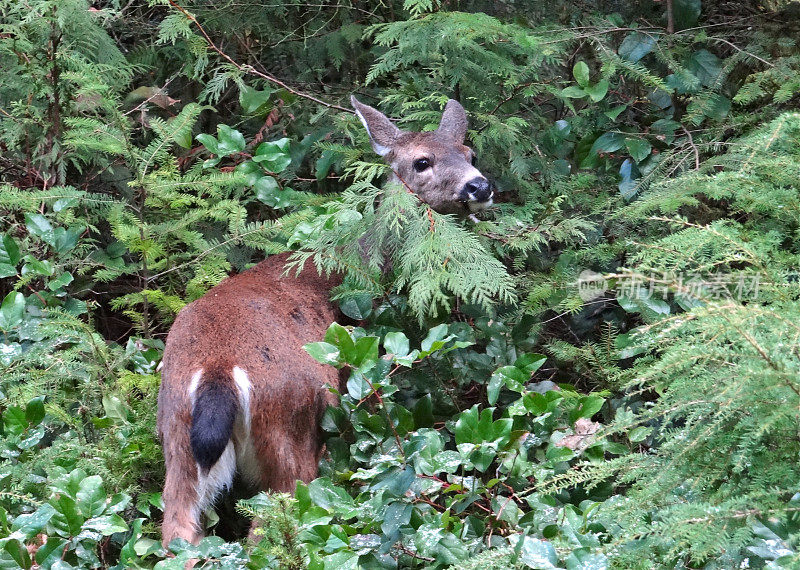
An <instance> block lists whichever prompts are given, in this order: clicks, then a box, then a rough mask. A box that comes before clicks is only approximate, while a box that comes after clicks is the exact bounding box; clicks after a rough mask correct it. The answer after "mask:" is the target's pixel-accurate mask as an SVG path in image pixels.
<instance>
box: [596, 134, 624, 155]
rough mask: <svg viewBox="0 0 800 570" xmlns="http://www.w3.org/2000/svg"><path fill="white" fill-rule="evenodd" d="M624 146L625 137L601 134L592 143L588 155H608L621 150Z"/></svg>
mask: <svg viewBox="0 0 800 570" xmlns="http://www.w3.org/2000/svg"><path fill="white" fill-rule="evenodd" d="M624 145H625V137H624V136H623V135H622V134H621V133H617V132H611V131H609V132H607V133H603V134H602V135H600V136H599V137H597V139H596V140H595V141H594V144H592V148H591V150H590V151H589V154H599V153H601V152H602V153H609V152H614V151H617V150H619V149H621V148H622V147H623V146H624Z"/></svg>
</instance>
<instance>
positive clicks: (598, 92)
mask: <svg viewBox="0 0 800 570" xmlns="http://www.w3.org/2000/svg"><path fill="white" fill-rule="evenodd" d="M583 89H584V91H586V93H587V95H589V97H590V98H591V100H592V101H594V102H595V103H597V102H598V101H602V100H603V98H604V97H605V96H606V93H608V81H607V80H606V79H601V80H600V81H598V82H597V83H595V84H594V85H587V86H586V87H584V88H583Z"/></svg>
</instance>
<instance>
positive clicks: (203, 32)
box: [167, 0, 355, 113]
mask: <svg viewBox="0 0 800 570" xmlns="http://www.w3.org/2000/svg"><path fill="white" fill-rule="evenodd" d="M167 1H168V2H169V3H170V4H171V5H172V6H173V7H174V8H175V9H176V10H178V11H179V12H180V13H181V14H183V15H184V16H186V17H187V18H188V19H189V20H190V21H191V22H192V23H193V24H194V25H195V26H197V29H198V30H199V31H200V34H201V35H202V36H203V37H204V38H205V40H206V41H207V42H208V45H209V47H211V49H212V50H214V51H215V52H217V54H219V56H220V57H222V58H223V59H224V60H225V61H227V62H228V63H230V64H231V65H232V66H233V67H235V68H236V69H238V70H239V71H241V72H243V73H249V74H250V75H255V76H256V77H260V78H261V79H266V80H267V81H269V82H270V83H274V84H275V85H278V86H279V87H282V88H283V89H286V90H287V91H288V92H289V93H292V94H294V95H297V96H298V97H302V98H303V99H308V100H309V101H314V102H315V103H319V104H320V105H322V106H324V107H328V108H329V109H336V110H338V111H344V112H345V113H355V111H353V110H352V109H348V108H346V107H342V106H341V105H336V104H335V103H328V102H327V101H323V100H322V99H318V98H317V97H314V96H313V95H309V94H308V93H303V92H302V91H298V90H297V89H293V88H292V87H289V86H288V85H287V84H286V83H284V82H283V81H281V80H280V79H278V78H277V77H275V76H274V75H271V74H269V73H264V72H263V71H259V70H257V69H256V68H254V67H253V66H252V65H242V64H240V63H238V62H236V61H234V60H233V58H231V57H230V56H229V55H228V54H226V53H225V52H224V51H222V50H221V49H220V48H218V47H217V44H215V43H214V41H213V40H212V39H211V36H209V35H208V32H206V30H205V28H203V26H202V25H200V22H198V21H197V18H195V17H194V16H193V15H192V14H190V13H189V12H187V11H186V10H185V9H184V8H183V7H182V6H180V5H179V4H178V3H177V2H175V0H167Z"/></svg>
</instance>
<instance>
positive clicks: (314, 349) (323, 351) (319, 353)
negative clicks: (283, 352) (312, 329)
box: [303, 342, 339, 366]
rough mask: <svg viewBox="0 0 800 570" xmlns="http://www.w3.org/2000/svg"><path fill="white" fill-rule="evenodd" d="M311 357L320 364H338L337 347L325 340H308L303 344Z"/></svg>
mask: <svg viewBox="0 0 800 570" xmlns="http://www.w3.org/2000/svg"><path fill="white" fill-rule="evenodd" d="M303 348H304V349H305V351H306V352H307V353H308V354H310V355H311V358H313V359H314V360H316V361H317V362H320V363H322V364H330V365H333V366H336V365H338V364H339V349H338V348H336V347H335V346H334V345H332V344H330V343H327V342H310V343H308V344H306V345H304V346H303Z"/></svg>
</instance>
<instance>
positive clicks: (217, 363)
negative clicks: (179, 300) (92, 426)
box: [158, 254, 338, 544]
mask: <svg viewBox="0 0 800 570" xmlns="http://www.w3.org/2000/svg"><path fill="white" fill-rule="evenodd" d="M287 256H288V254H281V255H275V256H272V257H270V258H269V259H267V260H266V261H263V262H262V263H260V264H258V265H257V266H255V267H253V268H252V269H250V270H248V271H245V272H244V273H241V274H239V275H236V276H235V277H230V278H228V279H226V280H225V281H223V282H222V283H220V284H219V285H217V286H216V287H214V288H213V289H211V290H210V291H209V292H208V293H206V295H205V296H204V297H202V298H201V299H198V300H197V301H195V302H193V303H190V304H189V305H187V306H186V307H185V308H184V309H183V310H182V311H181V312H180V314H179V315H178V318H177V319H176V320H175V324H173V326H172V329H171V330H170V334H169V336H168V337H167V346H166V349H165V351H164V368H163V371H162V383H161V389H160V390H159V394H158V408H159V410H158V433H159V436H160V438H161V441H162V443H163V446H164V459H165V461H166V465H167V479H166V483H165V486H164V495H163V498H164V505H165V511H164V525H163V530H162V533H163V538H164V543H165V544H168V543H169V541H170V540H172V539H173V538H175V537H176V536H180V537H182V538H185V539H186V540H189V541H190V542H197V541H199V539H200V538H201V537H202V530H201V529H200V527H199V521H198V520H194V519H193V513H192V506H193V505H194V504H195V503H196V502H197V501H198V497H197V493H196V492H195V490H194V486H195V485H196V483H197V476H198V473H197V466H196V464H195V462H194V458H193V457H192V452H191V449H190V446H189V428H190V426H191V403H190V401H189V395H188V389H189V383H190V381H191V377H192V375H193V374H194V372H195V371H197V370H199V369H201V368H202V369H204V370H205V371H209V370H212V369H215V368H216V369H222V370H227V371H229V370H231V369H232V368H233V367H234V366H239V367H240V368H243V369H244V370H245V371H246V372H247V374H248V376H249V379H250V382H251V384H252V396H251V402H250V409H251V413H252V416H251V433H255V434H262V437H260V438H254V439H255V441H254V443H255V445H256V449H255V452H256V456H257V460H258V462H259V464H260V466H261V480H260V481H256V482H253V483H255V484H257V485H258V486H259V487H260V488H263V489H273V490H276V491H284V492H292V491H294V486H295V481H296V480H297V479H300V480H303V481H310V480H311V479H313V478H314V477H315V476H316V473H317V462H318V461H319V455H320V452H321V449H322V446H321V442H320V434H319V428H318V420H319V418H320V416H321V414H322V413H323V411H324V410H325V407H326V406H327V405H328V404H335V403H336V402H335V398H334V397H333V396H332V395H331V394H330V393H329V392H328V390H327V388H326V384H329V385H331V386H335V387H338V372H337V371H336V370H335V369H334V368H332V367H330V366H323V365H321V364H319V363H317V362H316V361H315V360H314V359H312V358H311V357H310V356H309V355H308V354H306V352H305V351H304V350H303V345H304V344H306V343H308V342H314V341H317V340H320V339H321V338H322V337H323V336H324V334H325V330H326V329H327V327H328V325H329V324H330V323H331V322H333V321H334V320H335V319H336V316H337V313H336V311H335V309H334V307H333V305H332V304H331V303H330V301H329V299H328V296H329V290H330V288H331V287H332V286H333V285H335V283H332V282H331V281H329V280H326V279H324V278H322V277H320V276H319V275H317V273H316V270H315V269H314V268H313V266H311V265H310V264H309V265H308V266H307V267H306V268H305V269H304V270H303V271H302V273H301V274H300V276H299V277H297V278H295V277H293V276H285V277H282V276H281V274H282V273H283V270H284V265H285V263H286V259H287ZM267 436H268V437H267Z"/></svg>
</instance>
